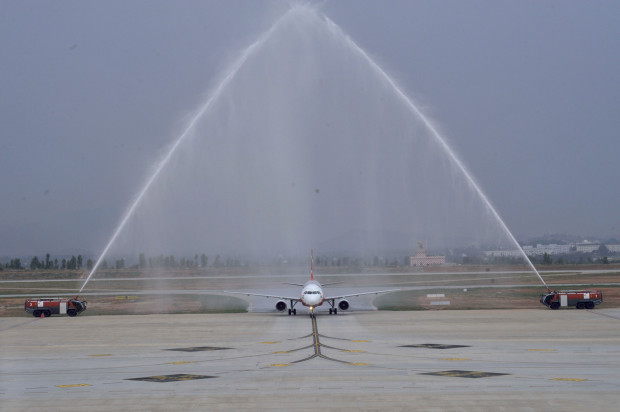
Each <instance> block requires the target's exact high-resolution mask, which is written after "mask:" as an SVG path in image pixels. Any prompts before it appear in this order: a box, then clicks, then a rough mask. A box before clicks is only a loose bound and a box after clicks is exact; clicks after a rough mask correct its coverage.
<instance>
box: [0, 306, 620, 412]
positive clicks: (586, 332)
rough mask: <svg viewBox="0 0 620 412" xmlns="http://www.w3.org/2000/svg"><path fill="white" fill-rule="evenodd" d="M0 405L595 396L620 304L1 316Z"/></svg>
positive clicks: (612, 367)
mask: <svg viewBox="0 0 620 412" xmlns="http://www.w3.org/2000/svg"><path fill="white" fill-rule="evenodd" d="M0 345H1V348H2V351H1V354H0V409H1V410H2V411H23V410H27V409H32V408H40V409H42V408H45V410H51V411H55V410H88V411H99V410H101V411H104V410H105V411H107V410H134V411H155V410H173V409H174V410H190V411H193V410H196V411H198V410H201V411H203V410H293V409H295V410H320V409H325V408H329V409H336V410H342V409H344V410H352V409H357V410H413V409H420V410H425V411H428V410H436V411H440V410H448V411H460V410H463V411H487V410H488V411H498V410H510V411H513V410H518V411H531V410H596V411H616V410H618V405H619V404H620V309H604V308H598V307H597V308H596V309H594V310H576V309H561V310H557V311H552V310H548V309H546V308H540V309H527V310H469V311H456V310H436V311H415V312H388V311H370V310H369V311H348V312H342V311H340V312H339V313H338V315H337V316H333V315H332V316H330V315H328V314H327V313H326V312H319V313H318V314H317V316H316V317H315V318H314V319H313V318H311V317H310V316H309V315H308V314H306V313H305V309H302V310H298V315H297V316H288V315H286V314H281V313H269V312H264V313H243V314H205V315H200V314H197V315H195V314H191V315H188V314H185V315H174V314H170V315H133V316H89V315H88V312H85V313H84V314H83V315H80V316H78V317H75V318H69V317H66V316H52V317H50V318H45V319H39V318H33V317H31V316H26V315H24V317H13V318H0Z"/></svg>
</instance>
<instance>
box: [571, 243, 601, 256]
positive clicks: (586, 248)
mask: <svg viewBox="0 0 620 412" xmlns="http://www.w3.org/2000/svg"><path fill="white" fill-rule="evenodd" d="M575 247H576V248H577V252H584V253H592V252H594V251H597V250H598V248H600V247H601V245H600V244H599V243H590V242H587V243H577V244H576V245H575Z"/></svg>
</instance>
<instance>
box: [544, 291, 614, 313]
mask: <svg viewBox="0 0 620 412" xmlns="http://www.w3.org/2000/svg"><path fill="white" fill-rule="evenodd" d="M540 303H542V304H543V305H545V306H547V307H549V308H550V309H559V308H561V307H562V308H564V307H571V306H574V307H576V308H577V309H594V306H595V305H600V304H601V303H603V292H601V291H600V290H560V291H555V290H554V291H553V292H549V293H545V294H543V295H541V296H540Z"/></svg>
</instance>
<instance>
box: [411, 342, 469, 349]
mask: <svg viewBox="0 0 620 412" xmlns="http://www.w3.org/2000/svg"><path fill="white" fill-rule="evenodd" d="M400 347H401V348H429V349H453V348H469V347H470V346H469V345H444V344H441V343H421V344H419V345H402V346H400Z"/></svg>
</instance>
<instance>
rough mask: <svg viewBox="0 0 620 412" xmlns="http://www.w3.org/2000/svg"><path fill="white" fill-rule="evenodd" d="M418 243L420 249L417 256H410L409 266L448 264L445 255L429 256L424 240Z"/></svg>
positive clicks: (416, 253)
mask: <svg viewBox="0 0 620 412" xmlns="http://www.w3.org/2000/svg"><path fill="white" fill-rule="evenodd" d="M418 245H419V246H418V249H417V250H416V251H415V256H411V257H409V266H412V267H423V266H442V265H445V264H446V257H445V256H428V254H427V253H426V249H424V245H422V242H418Z"/></svg>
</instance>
